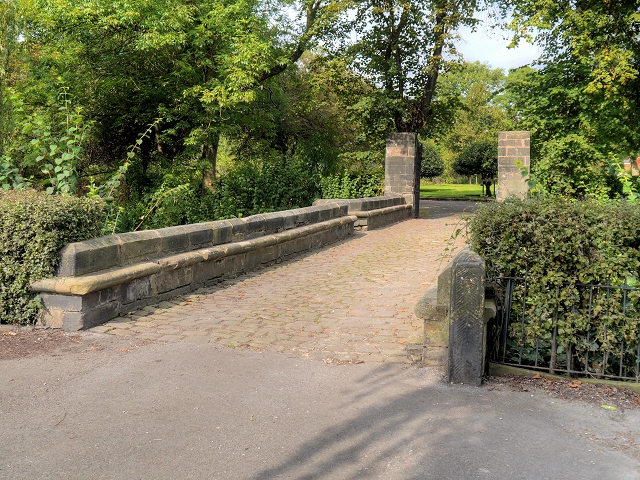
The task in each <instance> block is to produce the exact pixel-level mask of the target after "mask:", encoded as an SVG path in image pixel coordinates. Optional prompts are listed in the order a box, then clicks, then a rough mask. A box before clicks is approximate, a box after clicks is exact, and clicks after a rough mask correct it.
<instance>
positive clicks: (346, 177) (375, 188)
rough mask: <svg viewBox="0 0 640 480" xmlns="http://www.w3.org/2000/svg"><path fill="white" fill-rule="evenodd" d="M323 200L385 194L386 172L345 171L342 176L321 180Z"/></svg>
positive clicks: (332, 176)
mask: <svg viewBox="0 0 640 480" xmlns="http://www.w3.org/2000/svg"><path fill="white" fill-rule="evenodd" d="M320 188H321V189H322V198H363V197H377V196H379V195H382V194H383V193H384V172H383V171H382V170H374V171H371V172H366V173H363V172H349V171H347V170H345V171H344V173H343V174H342V175H331V176H327V177H322V178H321V179H320Z"/></svg>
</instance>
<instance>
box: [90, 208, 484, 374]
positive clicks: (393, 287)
mask: <svg viewBox="0 0 640 480" xmlns="http://www.w3.org/2000/svg"><path fill="white" fill-rule="evenodd" d="M473 208H474V204H473V203H471V202H460V201H448V202H446V201H445V202H435V201H422V202H421V209H420V218H417V219H411V220H406V221H404V222H401V223H397V224H394V225H391V226H389V227H386V228H383V229H380V230H372V231H366V232H364V231H360V232H355V234H354V235H353V236H350V237H348V238H347V239H345V240H343V241H341V242H339V243H335V244H333V245H330V246H327V247H324V248H322V249H319V250H314V251H312V252H311V253H308V254H305V255H298V256H296V257H294V258H292V259H290V260H287V261H285V262H283V263H281V264H278V265H273V266H270V267H266V268H262V269H259V270H256V271H254V272H250V273H249V274H247V275H242V276H239V277H236V278H235V279H230V280H224V281H221V282H219V283H218V284H217V285H214V286H211V287H208V288H202V289H200V290H198V291H196V292H193V293H191V294H186V295H183V296H182V297H178V298H176V299H174V300H169V301H164V302H161V303H159V304H157V305H152V306H147V307H144V308H143V309H142V310H138V311H135V312H132V313H130V314H128V315H125V316H121V317H118V318H115V319H113V320H111V321H109V322H108V323H107V324H105V325H101V326H98V327H95V328H93V329H92V330H91V331H93V332H96V333H106V334H110V335H117V336H126V337H130V338H133V339H136V340H139V341H140V342H141V343H142V342H151V341H160V342H193V343H216V344H222V345H226V346H227V347H229V348H250V349H255V350H267V351H279V352H289V353H291V354H294V355H301V356H306V357H313V358H318V359H322V360H324V361H327V362H331V363H343V362H345V363H346V362H352V363H360V362H403V363H409V362H413V361H419V360H420V358H421V348H422V335H423V322H422V320H420V319H417V318H416V317H415V316H414V314H413V309H414V306H415V305H416V303H417V302H418V300H419V299H420V297H421V296H422V295H423V294H424V292H425V291H426V290H427V289H428V288H429V287H430V286H431V285H432V284H433V283H434V282H435V281H436V279H437V275H438V272H439V271H440V270H441V269H442V268H443V267H444V266H445V265H446V264H447V262H448V261H449V259H448V258H443V253H444V252H445V250H446V249H449V250H451V249H452V248H457V247H459V246H460V245H461V244H462V241H461V239H458V240H456V242H455V245H453V244H452V243H451V242H452V241H451V235H452V233H453V232H454V231H455V229H456V228H457V226H459V222H460V215H461V214H462V213H463V212H464V211H470V210H472V209H473Z"/></svg>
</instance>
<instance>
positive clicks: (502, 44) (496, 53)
mask: <svg viewBox="0 0 640 480" xmlns="http://www.w3.org/2000/svg"><path fill="white" fill-rule="evenodd" d="M460 36H461V37H462V39H461V40H460V41H459V42H458V44H457V48H458V50H459V51H460V53H462V55H463V57H464V59H465V60H466V61H467V62H475V61H480V62H486V63H488V64H489V65H491V66H492V67H493V68H502V69H504V70H505V73H507V72H508V70H509V69H510V68H517V67H521V66H522V65H526V64H528V63H531V62H532V61H534V60H536V59H537V58H538V57H539V56H540V53H541V52H540V49H539V48H538V47H536V46H534V45H531V44H529V43H525V42H521V43H520V45H519V46H518V48H514V49H508V48H507V45H508V44H509V40H505V39H503V37H504V36H505V34H504V33H501V32H499V31H496V32H492V31H491V30H489V29H486V28H483V27H482V26H480V27H479V28H478V31H476V32H471V31H470V29H468V28H464V29H461V31H460Z"/></svg>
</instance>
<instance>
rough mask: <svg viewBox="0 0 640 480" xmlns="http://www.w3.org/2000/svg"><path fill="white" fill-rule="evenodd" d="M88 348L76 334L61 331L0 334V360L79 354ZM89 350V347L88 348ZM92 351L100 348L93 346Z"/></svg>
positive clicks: (5, 332) (26, 331)
mask: <svg viewBox="0 0 640 480" xmlns="http://www.w3.org/2000/svg"><path fill="white" fill-rule="evenodd" d="M86 348H88V346H87V344H86V343H85V342H83V337H82V336H81V335H80V334H78V333H70V332H64V331H62V330H44V329H37V330H16V331H12V330H10V331H4V332H0V360H10V359H14V358H26V357H34V356H36V355H51V354H55V353H56V352H58V353H63V352H79V351H83V350H85V349H86ZM89 348H91V347H89ZM93 348H94V349H99V348H101V347H96V346H93Z"/></svg>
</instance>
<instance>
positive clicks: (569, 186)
mask: <svg viewBox="0 0 640 480" xmlns="http://www.w3.org/2000/svg"><path fill="white" fill-rule="evenodd" d="M540 156H541V159H540V161H539V162H537V164H536V165H535V166H534V168H533V173H534V176H535V179H536V182H537V184H538V185H539V187H540V188H541V189H542V190H543V191H545V192H548V193H549V194H551V195H562V196H565V197H572V198H584V197H590V198H600V199H606V198H608V196H609V190H610V188H609V187H608V183H609V182H608V180H607V177H608V175H607V173H608V159H607V158H606V157H604V156H603V155H602V154H601V153H600V152H599V151H598V150H597V149H596V148H595V147H594V146H592V145H591V144H590V143H589V142H588V141H587V140H585V138H584V137H582V136H580V135H573V134H572V135H567V136H566V137H563V138H560V139H554V140H550V141H548V142H546V143H545V144H544V146H543V147H542V151H541V154H540Z"/></svg>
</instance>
